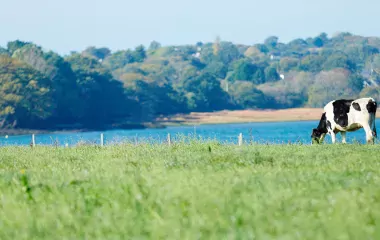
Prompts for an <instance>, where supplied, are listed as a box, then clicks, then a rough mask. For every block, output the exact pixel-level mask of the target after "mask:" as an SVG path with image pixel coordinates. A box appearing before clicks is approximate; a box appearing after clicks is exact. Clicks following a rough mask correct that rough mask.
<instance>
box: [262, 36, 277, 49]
mask: <svg viewBox="0 0 380 240" xmlns="http://www.w3.org/2000/svg"><path fill="white" fill-rule="evenodd" d="M277 43H278V37H276V36H270V37H268V38H266V39H265V41H264V44H265V45H266V46H267V47H269V48H275V47H276V46H277Z"/></svg>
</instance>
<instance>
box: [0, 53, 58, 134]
mask: <svg viewBox="0 0 380 240" xmlns="http://www.w3.org/2000/svg"><path fill="white" fill-rule="evenodd" d="M54 107H55V106H54V101H53V99H52V94H51V82H50V81H49V79H47V78H45V77H44V76H43V75H42V74H41V73H39V72H38V71H36V70H34V69H33V68H31V67H29V66H27V65H26V64H24V63H22V62H20V61H18V60H16V59H12V58H9V57H8V56H0V109H1V110H0V127H1V128H7V127H17V128H44V127H45V126H44V124H43V123H44V120H46V119H47V118H48V117H50V116H51V115H52V113H53V110H54Z"/></svg>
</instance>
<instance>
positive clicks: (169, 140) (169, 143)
mask: <svg viewBox="0 0 380 240" xmlns="http://www.w3.org/2000/svg"><path fill="white" fill-rule="evenodd" d="M167 141H168V145H169V146H170V145H171V144H172V142H171V139H170V133H168V137H167Z"/></svg>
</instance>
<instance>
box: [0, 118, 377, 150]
mask: <svg viewBox="0 0 380 240" xmlns="http://www.w3.org/2000/svg"><path fill="white" fill-rule="evenodd" d="M376 124H377V126H380V122H379V119H377V120H376ZM317 125H318V121H293V122H265V123H231V124H209V125H197V126H176V127H168V128H163V129H139V130H109V131H104V132H95V131H94V132H78V133H77V132H75V133H73V132H66V133H64V132H63V133H51V134H37V135H35V143H36V144H37V145H52V144H58V145H61V146H65V145H68V146H73V145H76V144H78V143H79V142H85V143H94V144H100V134H101V133H103V136H104V144H105V145H107V144H114V143H121V142H126V141H127V142H133V143H135V142H138V143H141V142H149V143H155V142H163V141H166V138H167V135H168V133H170V135H171V138H172V141H174V142H175V141H178V140H179V139H184V137H185V139H189V137H190V138H194V136H196V138H197V139H201V140H216V141H219V142H221V143H237V142H238V135H239V133H242V134H243V140H244V142H246V143H248V142H250V141H251V140H252V141H253V142H257V143H270V144H282V143H289V142H290V143H304V144H310V134H311V130H312V129H313V128H314V127H316V126H317ZM31 140H32V136H31V135H18V136H8V137H6V136H1V137H0V145H1V146H5V145H29V144H30V143H31ZM337 140H338V141H340V140H341V138H340V135H339V134H338V136H337ZM347 141H348V142H350V143H352V142H353V141H358V142H361V143H364V142H365V133H364V130H363V129H360V130H358V131H356V132H349V133H347ZM326 142H327V143H331V140H330V136H326Z"/></svg>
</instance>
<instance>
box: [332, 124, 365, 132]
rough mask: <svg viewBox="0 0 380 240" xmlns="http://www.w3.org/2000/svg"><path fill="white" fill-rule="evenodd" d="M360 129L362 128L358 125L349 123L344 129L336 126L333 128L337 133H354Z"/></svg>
mask: <svg viewBox="0 0 380 240" xmlns="http://www.w3.org/2000/svg"><path fill="white" fill-rule="evenodd" d="M362 127H363V126H362V125H361V124H360V123H351V124H349V125H348V126H346V127H342V126H340V125H338V124H337V125H336V126H335V128H336V129H338V130H339V131H347V132H352V131H356V130H358V129H360V128H362Z"/></svg>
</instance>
